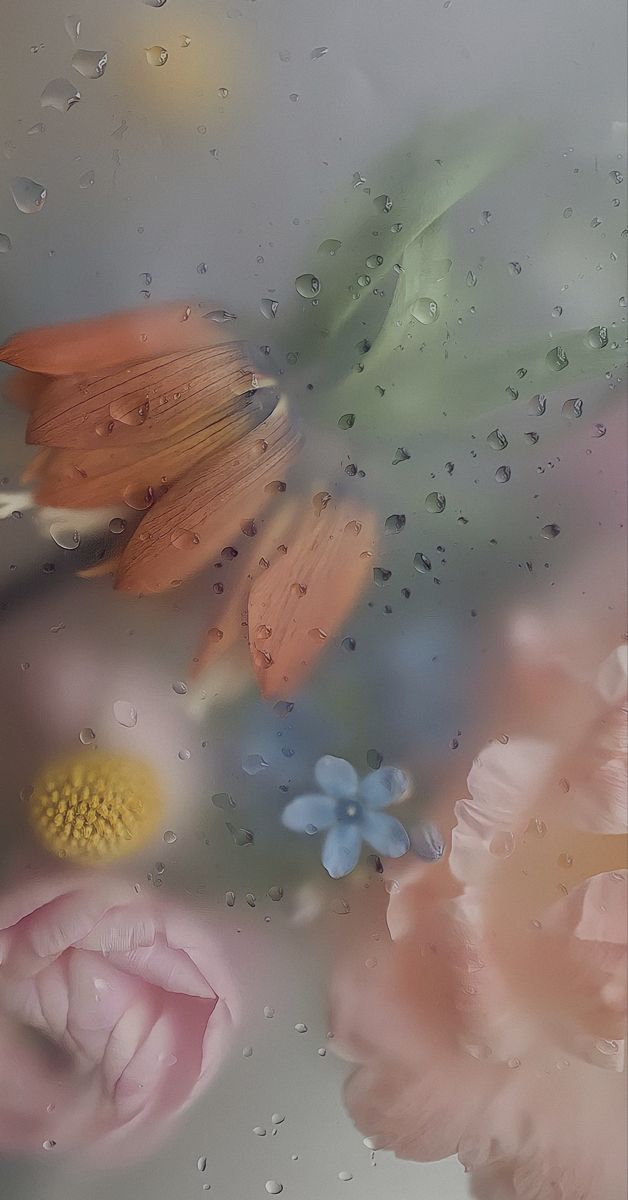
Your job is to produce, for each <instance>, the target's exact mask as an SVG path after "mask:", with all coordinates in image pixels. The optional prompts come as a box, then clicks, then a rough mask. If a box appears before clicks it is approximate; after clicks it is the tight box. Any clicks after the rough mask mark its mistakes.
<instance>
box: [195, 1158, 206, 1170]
mask: <svg viewBox="0 0 628 1200" xmlns="http://www.w3.org/2000/svg"><path fill="white" fill-rule="evenodd" d="M206 1167H207V1159H206V1157H205V1155H204V1154H201V1157H200V1158H199V1159H197V1163H196V1169H197V1171H204V1170H205V1168H206Z"/></svg>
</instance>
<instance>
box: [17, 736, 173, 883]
mask: <svg viewBox="0 0 628 1200" xmlns="http://www.w3.org/2000/svg"><path fill="white" fill-rule="evenodd" d="M160 812H161V803H160V799H159V790H158V786H157V781H156V779H155V776H154V774H153V771H152V770H151V769H150V767H148V766H147V764H146V763H143V762H141V761H139V760H137V759H132V758H125V757H122V756H120V755H114V754H93V753H89V754H84V755H82V756H80V757H77V756H72V757H68V758H63V759H57V760H56V761H55V762H53V763H50V764H49V765H48V766H47V767H45V768H44V770H43V771H42V772H41V773H40V774H39V775H38V777H37V779H36V780H35V783H34V785H33V792H32V795H31V798H30V821H31V825H32V827H33V829H34V831H35V833H36V834H37V837H38V838H39V840H40V841H41V842H42V843H43V845H44V846H45V847H46V849H47V850H49V851H50V852H51V853H52V854H55V855H56V856H57V857H58V858H70V859H74V860H75V861H76V862H85V863H90V864H94V863H98V862H105V861H111V860H112V859H117V858H122V857H123V856H124V855H127V854H132V853H133V852H134V851H136V850H137V849H139V847H140V846H142V845H143V844H144V842H146V841H147V840H148V838H149V837H150V836H151V834H152V833H153V832H154V830H155V828H156V826H157V823H158V819H159V815H160Z"/></svg>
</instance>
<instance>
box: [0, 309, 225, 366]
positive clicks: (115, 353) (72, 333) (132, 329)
mask: <svg viewBox="0 0 628 1200" xmlns="http://www.w3.org/2000/svg"><path fill="white" fill-rule="evenodd" d="M220 330H221V326H220V325H217V324H216V323H215V322H214V321H211V320H207V319H206V317H204V316H203V315H202V314H201V313H200V312H199V310H198V308H197V307H195V306H192V305H191V304H186V302H185V301H176V302H174V303H171V304H164V305H161V307H159V308H153V309H145V308H143V309H129V310H128V311H126V312H121V313H110V314H108V315H107V316H102V317H96V318H94V319H90V320H87V321H76V322H70V323H67V324H63V325H44V326H41V327H39V328H37V329H30V330H27V331H24V332H23V333H17V334H15V335H14V337H12V338H10V339H9V341H8V342H5V344H4V345H3V346H0V362H6V363H10V364H11V365H12V366H14V367H22V368H23V369H24V370H25V371H37V372H40V373H41V374H44V375H81V374H93V373H94V372H96V371H106V370H109V368H111V367H115V366H121V365H122V364H123V363H126V364H130V363H134V362H141V361H142V359H147V358H151V357H157V356H158V355H164V354H176V353H183V352H185V351H189V350H199V349H201V348H202V347H205V346H215V345H217V344H218V343H220V342H223V341H226V340H228V338H226V337H225V336H224V335H221V332H220Z"/></svg>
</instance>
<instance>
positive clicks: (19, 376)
mask: <svg viewBox="0 0 628 1200" xmlns="http://www.w3.org/2000/svg"><path fill="white" fill-rule="evenodd" d="M49 383H50V377H49V376H48V375H35V374H31V373H30V372H27V371H14V372H13V374H12V375H10V376H9V378H8V379H7V380H5V382H4V383H3V384H2V395H3V396H4V399H5V400H8V401H9V403H10V404H14V405H15V407H16V408H23V409H24V410H25V411H26V412H32V410H33V409H34V408H35V407H36V406H37V405H38V404H39V402H40V400H41V397H42V394H43V392H44V390H45V388H46V386H47V385H48V384H49Z"/></svg>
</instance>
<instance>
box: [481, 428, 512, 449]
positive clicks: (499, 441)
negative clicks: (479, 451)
mask: <svg viewBox="0 0 628 1200" xmlns="http://www.w3.org/2000/svg"><path fill="white" fill-rule="evenodd" d="M486 441H487V444H488V445H489V446H490V447H491V450H505V449H506V446H507V445H508V438H507V437H506V434H505V433H502V431H501V429H494V430H493V431H492V433H489V434H488V436H487V439H486Z"/></svg>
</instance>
